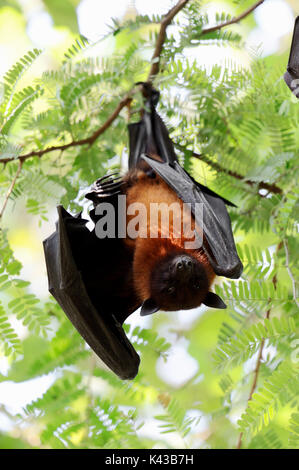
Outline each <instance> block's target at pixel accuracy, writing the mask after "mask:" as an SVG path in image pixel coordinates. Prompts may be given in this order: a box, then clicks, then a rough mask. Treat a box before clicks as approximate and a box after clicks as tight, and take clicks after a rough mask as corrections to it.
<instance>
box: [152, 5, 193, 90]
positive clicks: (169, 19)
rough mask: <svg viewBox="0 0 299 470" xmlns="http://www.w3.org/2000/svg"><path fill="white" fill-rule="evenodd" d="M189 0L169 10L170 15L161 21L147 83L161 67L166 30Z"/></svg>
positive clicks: (167, 14)
mask: <svg viewBox="0 0 299 470" xmlns="http://www.w3.org/2000/svg"><path fill="white" fill-rule="evenodd" d="M188 1H189V0H179V2H178V3H177V4H176V5H175V6H174V7H173V8H171V10H169V12H168V13H166V15H165V16H164V18H163V20H162V21H161V26H160V31H159V34H158V38H157V42H156V47H155V50H154V54H153V57H152V60H151V62H152V65H151V68H150V71H149V74H148V78H147V81H148V82H151V81H152V78H153V77H154V76H155V75H157V74H158V72H159V66H160V56H161V53H162V50H163V44H164V42H165V39H166V29H167V27H168V26H169V25H170V23H171V22H172V20H173V18H174V17H175V16H176V15H177V14H178V13H179V11H181V10H182V9H183V8H184V6H185V5H186V4H187V3H188Z"/></svg>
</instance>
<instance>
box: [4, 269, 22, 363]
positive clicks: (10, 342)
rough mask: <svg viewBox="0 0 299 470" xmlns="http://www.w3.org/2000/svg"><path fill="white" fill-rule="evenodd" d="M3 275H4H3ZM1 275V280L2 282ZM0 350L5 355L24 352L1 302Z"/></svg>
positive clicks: (15, 354)
mask: <svg viewBox="0 0 299 470" xmlns="http://www.w3.org/2000/svg"><path fill="white" fill-rule="evenodd" d="M1 277H3V276H1ZM1 277H0V282H1ZM0 351H1V352H2V353H3V354H4V355H5V356H11V355H12V356H13V357H14V356H17V355H19V354H22V352H23V349H22V344H21V341H20V339H19V337H18V335H17V333H16V332H15V331H14V329H13V328H12V326H11V324H10V323H9V319H8V317H7V315H6V313H5V310H4V308H3V305H2V304H1V303H0Z"/></svg>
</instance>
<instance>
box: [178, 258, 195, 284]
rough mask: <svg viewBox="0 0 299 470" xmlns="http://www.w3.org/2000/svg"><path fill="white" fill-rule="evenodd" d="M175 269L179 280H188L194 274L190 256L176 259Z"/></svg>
mask: <svg viewBox="0 0 299 470" xmlns="http://www.w3.org/2000/svg"><path fill="white" fill-rule="evenodd" d="M175 269H176V277H177V278H178V279H182V280H183V279H188V278H190V276H191V274H192V272H193V260H192V259H191V258H190V257H189V256H179V257H178V258H177V259H176V264H175Z"/></svg>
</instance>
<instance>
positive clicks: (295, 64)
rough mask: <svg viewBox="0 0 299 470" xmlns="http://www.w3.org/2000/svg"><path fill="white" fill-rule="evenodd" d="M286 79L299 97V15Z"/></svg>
mask: <svg viewBox="0 0 299 470" xmlns="http://www.w3.org/2000/svg"><path fill="white" fill-rule="evenodd" d="M284 79H285V82H286V84H287V85H288V87H289V88H290V90H291V91H292V93H294V95H295V96H296V97H297V98H299V16H297V18H296V20H295V26H294V32H293V39H292V45H291V51H290V56H289V62H288V66H287V71H286V72H285V74H284Z"/></svg>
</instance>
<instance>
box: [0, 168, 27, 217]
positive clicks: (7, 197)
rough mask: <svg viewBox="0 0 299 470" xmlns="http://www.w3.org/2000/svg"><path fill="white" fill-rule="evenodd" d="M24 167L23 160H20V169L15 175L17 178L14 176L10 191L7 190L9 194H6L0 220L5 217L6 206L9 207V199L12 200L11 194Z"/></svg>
mask: <svg viewBox="0 0 299 470" xmlns="http://www.w3.org/2000/svg"><path fill="white" fill-rule="evenodd" d="M22 165H23V162H22V160H19V165H18V169H17V171H16V174H15V176H14V179H13V180H12V182H11V184H10V186H9V188H8V190H7V193H6V196H5V199H4V203H3V206H2V209H1V212H0V219H1V218H2V216H3V213H4V211H5V208H6V206H7V203H8V200H9V198H10V195H11V193H12V191H13V188H14V187H15V184H16V182H17V179H18V177H19V174H20V173H21V170H22Z"/></svg>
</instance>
